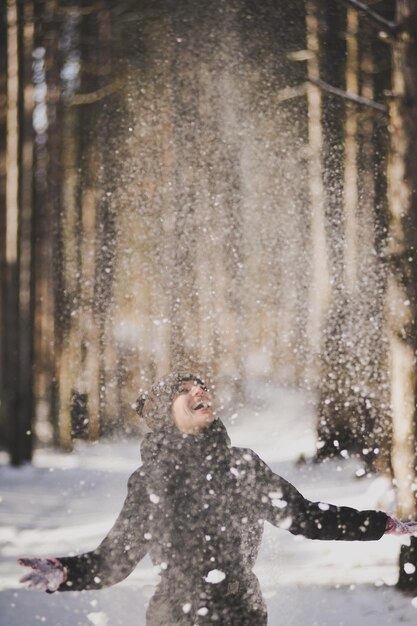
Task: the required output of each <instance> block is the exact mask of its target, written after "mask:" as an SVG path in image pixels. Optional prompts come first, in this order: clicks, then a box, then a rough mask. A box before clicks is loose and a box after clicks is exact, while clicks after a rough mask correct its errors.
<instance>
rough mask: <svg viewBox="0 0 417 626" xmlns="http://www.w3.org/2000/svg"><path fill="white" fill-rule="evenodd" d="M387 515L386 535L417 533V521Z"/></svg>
mask: <svg viewBox="0 0 417 626" xmlns="http://www.w3.org/2000/svg"><path fill="white" fill-rule="evenodd" d="M387 517H388V520H387V526H386V529H385V533H384V534H385V535H417V522H400V520H399V519H397V518H396V517H391V516H390V515H387Z"/></svg>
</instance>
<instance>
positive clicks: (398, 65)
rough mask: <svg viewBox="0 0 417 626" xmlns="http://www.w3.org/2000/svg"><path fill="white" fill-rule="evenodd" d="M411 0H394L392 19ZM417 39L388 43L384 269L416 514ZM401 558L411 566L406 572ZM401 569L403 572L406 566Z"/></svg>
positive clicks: (395, 459) (406, 551) (407, 493)
mask: <svg viewBox="0 0 417 626" xmlns="http://www.w3.org/2000/svg"><path fill="white" fill-rule="evenodd" d="M413 11H415V2H413V1H411V0H403V1H401V0H399V1H398V2H397V16H396V17H397V21H398V22H402V21H403V20H404V19H406V18H407V17H408V16H409V15H410V14H411V13H412V12H413ZM416 59H417V43H416V41H415V39H411V40H408V38H407V37H401V36H400V37H399V38H398V39H397V41H396V42H395V44H394V45H393V56H392V98H391V99H390V101H389V112H390V120H389V125H390V134H391V151H390V156H389V163H388V198H389V214H390V225H389V237H388V254H389V268H388V270H389V273H388V289H387V323H388V333H389V356H390V371H391V406H392V431H393V436H392V452H391V460H392V468H393V472H394V477H395V480H396V488H397V506H398V511H397V513H398V515H399V517H401V518H402V519H410V518H414V519H415V517H416V514H417V508H416V497H415V491H414V481H415V476H416V404H417V394H416V382H417V376H416V348H417V341H416V334H417V328H416V322H417V293H416V290H417V258H416V250H417V132H416V130H417V124H416V120H417V98H416V93H417V64H416ZM416 548H417V540H416V539H415V538H412V539H411V544H410V546H405V545H404V546H403V547H402V549H401V555H400V577H399V582H398V586H399V587H400V588H401V589H405V590H414V591H415V590H416V589H417V573H416V571H417V570H416V568H417V549H416ZM406 563H411V565H413V566H414V572H412V573H408V572H409V568H405V569H404V566H405V564H406ZM406 569H407V571H406Z"/></svg>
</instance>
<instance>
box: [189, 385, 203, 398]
mask: <svg viewBox="0 0 417 626" xmlns="http://www.w3.org/2000/svg"><path fill="white" fill-rule="evenodd" d="M190 393H191V395H192V396H194V397H196V396H199V395H201V394H204V391H203V390H202V389H201V387H200V385H193V386H192V387H191V389H190Z"/></svg>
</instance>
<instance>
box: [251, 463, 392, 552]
mask: <svg viewBox="0 0 417 626" xmlns="http://www.w3.org/2000/svg"><path fill="white" fill-rule="evenodd" d="M252 454H253V460H252V463H253V464H254V466H255V476H256V477H255V479H254V487H255V489H254V492H253V496H252V497H254V498H255V499H256V503H257V506H258V510H259V513H260V516H262V517H263V519H265V520H267V521H268V522H270V523H271V524H274V525H275V526H279V527H282V528H285V529H287V530H289V531H290V532H291V533H293V534H294V535H303V536H304V537H307V538H309V539H322V540H323V539H326V540H343V541H369V540H376V539H380V538H381V537H382V535H383V534H384V533H385V532H386V530H387V527H388V520H389V517H388V515H386V514H385V513H383V512H382V511H373V510H369V511H358V510H356V509H353V508H351V507H347V506H335V505H332V504H327V503H324V502H311V501H310V500H307V499H306V498H304V497H303V496H302V495H301V493H300V492H299V491H297V489H296V488H295V487H294V486H293V485H291V483H289V482H287V481H286V480H284V479H283V478H281V477H280V476H278V475H277V474H274V472H273V471H272V470H271V469H270V468H269V467H268V466H267V465H266V464H265V463H264V462H263V461H262V460H261V459H260V458H259V457H258V456H257V455H255V454H254V453H252Z"/></svg>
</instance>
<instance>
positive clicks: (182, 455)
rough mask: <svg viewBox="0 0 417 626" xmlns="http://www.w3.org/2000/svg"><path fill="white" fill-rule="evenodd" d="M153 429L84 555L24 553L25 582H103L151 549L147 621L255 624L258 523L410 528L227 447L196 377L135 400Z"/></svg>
mask: <svg viewBox="0 0 417 626" xmlns="http://www.w3.org/2000/svg"><path fill="white" fill-rule="evenodd" d="M137 411H138V413H139V415H141V416H142V417H143V418H144V419H145V420H146V423H147V425H148V426H149V428H150V429H151V431H152V432H150V433H149V434H148V435H146V436H145V439H144V441H143V442H142V446H141V454H142V460H143V465H142V466H141V467H140V468H139V469H138V470H136V472H134V473H133V474H132V476H131V477H130V479H129V482H128V494H127V497H126V500H125V502H124V505H123V508H122V511H121V513H120V515H119V517H118V518H117V520H116V522H115V524H114V526H113V528H112V529H111V530H110V532H109V534H108V535H107V537H106V538H105V539H104V540H103V541H102V543H101V544H100V545H99V546H98V548H96V549H95V550H93V551H91V552H87V553H85V554H81V555H78V556H73V557H59V558H58V559H57V558H49V559H20V560H19V562H20V564H22V565H25V566H29V567H31V572H30V573H29V574H27V575H25V576H23V577H22V579H21V582H23V583H26V585H27V587H30V588H35V589H39V590H42V591H47V592H50V593H51V592H54V591H70V590H80V589H100V588H101V587H105V586H109V585H113V584H115V583H117V582H119V581H121V580H123V579H124V578H125V577H126V576H128V575H129V573H130V572H131V571H132V570H133V569H134V567H135V566H136V564H137V563H138V562H139V561H140V559H141V558H142V557H143V556H145V554H146V553H147V552H149V554H150V556H151V559H152V561H153V563H154V564H155V565H157V566H159V571H160V576H161V581H160V583H159V585H158V587H157V589H156V592H155V594H154V596H153V597H152V599H151V601H150V604H149V608H148V611H147V624H148V626H188V625H194V624H211V623H217V624H219V625H222V626H228V625H230V626H262V625H265V624H266V623H267V612H266V606H265V602H264V600H263V598H262V595H261V591H260V588H259V583H258V580H257V578H256V576H255V575H254V573H253V572H252V568H253V565H254V563H255V559H256V556H257V553H258V549H259V545H260V541H261V536H262V531H263V523H264V521H265V520H266V521H268V522H271V523H272V524H274V525H275V526H279V527H282V528H285V529H287V530H289V531H290V532H291V533H293V534H295V535H297V534H300V535H304V536H305V537H309V538H311V539H337V540H346V541H352V540H359V541H367V540H375V539H379V538H380V537H382V535H383V534H384V533H395V534H412V533H413V532H416V531H417V523H416V522H408V523H402V522H400V521H398V520H396V519H395V518H392V517H389V516H388V515H386V514H385V513H383V512H381V511H357V510H355V509H352V508H349V507H337V506H333V505H330V504H324V503H320V502H318V503H317V502H310V501H309V500H306V499H305V498H303V496H302V495H301V494H300V493H299V492H298V491H297V490H296V489H295V487H293V486H292V485H291V484H290V483H288V482H287V481H285V480H284V479H283V478H281V477H280V476H277V475H276V474H274V473H273V472H272V471H271V469H270V468H269V467H268V466H267V465H266V464H265V463H264V462H263V461H262V460H261V459H260V458H259V457H258V456H257V455H256V454H255V453H254V452H253V451H252V450H250V449H242V448H234V447H231V446H230V440H229V437H228V435H227V432H226V429H225V427H224V426H223V424H222V422H221V421H220V420H219V419H217V418H216V416H215V411H214V406H213V401H212V397H211V394H210V393H209V391H208V389H207V388H206V387H205V385H204V383H203V382H202V380H201V379H200V378H199V377H198V376H194V375H187V376H183V375H179V374H175V375H170V376H168V377H166V378H164V379H162V380H161V381H160V382H159V383H158V384H156V385H154V386H153V387H152V388H151V390H150V391H149V392H148V393H147V394H144V395H142V396H141V397H140V398H139V399H138V402H137Z"/></svg>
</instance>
